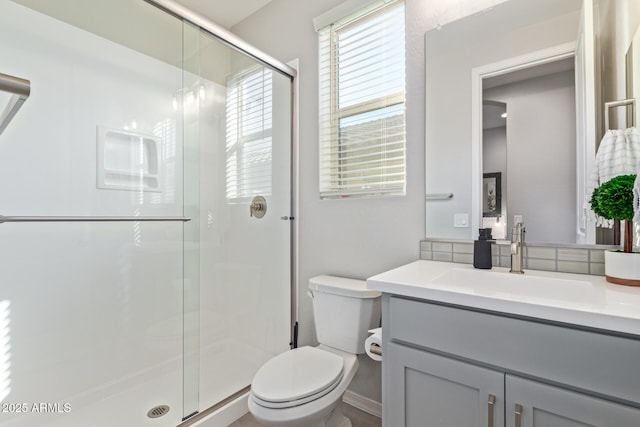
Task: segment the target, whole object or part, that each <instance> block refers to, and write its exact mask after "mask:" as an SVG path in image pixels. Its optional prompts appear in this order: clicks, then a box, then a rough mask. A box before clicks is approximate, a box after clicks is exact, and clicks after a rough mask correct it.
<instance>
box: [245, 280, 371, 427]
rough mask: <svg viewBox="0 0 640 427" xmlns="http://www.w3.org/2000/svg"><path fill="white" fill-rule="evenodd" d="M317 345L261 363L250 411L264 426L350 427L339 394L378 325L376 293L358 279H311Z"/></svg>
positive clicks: (344, 389) (250, 398)
mask: <svg viewBox="0 0 640 427" xmlns="http://www.w3.org/2000/svg"><path fill="white" fill-rule="evenodd" d="M309 290H310V295H311V297H312V298H313V309H314V319H315V324H316V333H317V336H318V341H319V342H320V345H319V346H318V347H300V348H296V349H293V350H289V351H286V352H284V353H281V354H279V355H277V356H275V357H274V358H272V359H270V360H269V361H268V362H267V363H265V364H264V365H263V366H262V367H261V368H260V369H259V370H258V372H257V373H256V375H255V376H254V379H253V382H252V384H251V393H250V395H249V411H251V413H252V414H253V416H254V418H255V419H256V420H257V421H258V422H260V423H262V424H264V425H266V426H282V427H303V426H304V427H349V426H351V421H349V419H348V418H346V417H345V416H344V415H343V413H342V396H343V394H344V392H345V391H346V389H347V387H348V386H349V384H350V383H351V380H352V379H353V377H354V376H355V374H356V371H357V370H358V357H357V354H362V353H364V341H365V339H366V338H367V331H368V329H370V328H372V327H375V326H378V325H379V323H380V310H381V307H380V293H379V292H377V291H371V290H368V289H366V286H365V282H364V281H361V280H353V279H345V278H340V277H333V276H318V277H314V278H312V279H311V280H310V281H309Z"/></svg>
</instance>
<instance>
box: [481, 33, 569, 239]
mask: <svg viewBox="0 0 640 427" xmlns="http://www.w3.org/2000/svg"><path fill="white" fill-rule="evenodd" d="M575 54H576V43H575V42H570V43H564V44H561V45H558V46H553V47H550V48H546V49H541V50H537V51H534V52H530V53H528V54H525V55H519V56H515V57H512V58H508V59H505V60H503V61H499V62H494V63H492V64H486V65H482V66H480V67H475V68H472V69H471V189H472V190H471V227H472V228H471V229H472V230H477V229H478V228H480V226H481V224H482V172H483V171H482V100H483V94H482V88H483V85H482V81H483V80H484V79H486V78H490V77H495V76H499V75H502V74H506V73H510V72H513V71H518V70H522V69H525V68H530V67H534V66H537V65H543V64H547V63H550V62H555V61H559V60H563V59H567V58H571V57H574V56H575ZM505 220H506V218H505Z"/></svg>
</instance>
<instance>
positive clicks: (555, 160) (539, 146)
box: [482, 57, 577, 243]
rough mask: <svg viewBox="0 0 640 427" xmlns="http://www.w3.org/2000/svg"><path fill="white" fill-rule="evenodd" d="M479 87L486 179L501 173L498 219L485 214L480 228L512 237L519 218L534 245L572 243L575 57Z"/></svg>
mask: <svg viewBox="0 0 640 427" xmlns="http://www.w3.org/2000/svg"><path fill="white" fill-rule="evenodd" d="M482 89H483V142H482V151H483V160H482V167H483V174H484V173H494V172H501V173H502V206H503V207H502V210H503V212H502V215H501V216H500V217H485V216H484V215H483V226H484V227H491V228H492V229H493V230H492V233H493V235H494V236H495V237H496V238H498V239H500V238H508V237H509V236H508V232H509V230H510V227H512V226H513V216H514V215H522V216H523V219H524V223H525V224H526V225H527V240H528V241H529V242H535V243H548V242H556V243H575V241H576V234H575V230H576V218H577V207H576V197H577V196H576V194H577V192H576V113H575V112H576V106H575V76H574V59H573V57H567V58H563V59H560V60H556V61H551V62H547V63H544V64H541V65H534V66H532V67H528V68H522V69H518V70H517V71H513V72H508V73H503V74H500V75H496V76H494V77H489V78H485V79H483V80H482ZM502 106H503V107H502ZM501 108H502V109H501ZM507 111H508V115H506V113H507ZM503 115H505V117H502V116H503ZM488 116H490V117H488ZM496 116H497V117H496ZM492 121H493V124H492ZM500 121H502V126H500V125H501V123H500ZM549 212H553V216H552V217H549V215H545V213H549Z"/></svg>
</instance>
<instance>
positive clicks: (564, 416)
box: [505, 375, 640, 427]
mask: <svg viewBox="0 0 640 427" xmlns="http://www.w3.org/2000/svg"><path fill="white" fill-rule="evenodd" d="M505 384H506V387H505V390H506V396H507V399H506V418H507V423H506V425H507V426H517V427H518V426H521V427H637V426H640V409H638V408H634V407H631V406H626V405H620V404H617V403H613V402H609V401H607V400H604V399H599V398H595V397H592V396H589V395H586V394H584V393H578V392H574V391H570V390H566V389H563V388H559V387H553V386H550V385H547V384H543V383H540V382H536V381H530V380H525V379H523V378H518V377H515V376H512V375H507V376H506V382H505Z"/></svg>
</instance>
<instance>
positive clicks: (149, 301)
mask: <svg viewBox="0 0 640 427" xmlns="http://www.w3.org/2000/svg"><path fill="white" fill-rule="evenodd" d="M24 3H27V4H28V6H34V7H36V6H37V7H41V8H42V9H50V10H40V11H36V10H34V9H32V8H30V7H25V6H24V5H21V4H18V3H17V2H11V1H2V2H0V58H2V62H1V65H0V72H2V73H6V74H10V75H14V76H19V77H22V78H25V79H28V80H30V81H31V96H30V97H29V99H27V100H26V101H25V103H24V105H23V106H22V108H21V109H20V111H19V112H18V114H17V115H16V116H15V117H14V119H13V120H12V121H11V123H10V124H9V125H8V127H7V128H6V129H5V131H4V132H3V133H2V135H0V201H1V202H0V215H5V216H82V217H93V216H124V217H135V216H153V217H157V216H163V217H176V218H180V217H182V216H183V215H184V214H185V212H184V209H183V196H184V195H183V142H182V139H183V137H182V135H183V131H182V117H181V112H180V111H178V110H176V109H174V108H173V97H174V96H175V94H177V93H179V90H180V88H181V87H182V86H183V82H182V79H183V72H182V68H181V65H182V42H181V41H182V26H183V24H182V22H181V21H180V20H179V19H176V18H175V17H173V16H171V15H168V14H166V13H164V12H162V11H160V10H158V9H157V8H154V7H153V6H151V5H149V4H147V3H144V2H140V1H135V2H131V1H110V2H104V1H102V0H96V1H94V0H91V1H86V0H83V1H75V2H69V1H66V0H60V1H58V0H56V1H55V2H43V1H36V2H29V1H25V2H24ZM29 3H33V4H29ZM63 17H64V19H63V20H59V19H62V18H63ZM79 25H83V26H84V27H83V28H84V29H83V28H79V27H78V26H79ZM89 27H91V28H92V29H91V31H87V30H86V29H88V28H89ZM93 29H95V31H94V30H93ZM136 43H137V44H138V45H135V44H136ZM157 46H161V49H157ZM183 237H184V232H183V223H182V222H181V221H160V222H146V221H127V222H72V223H66V222H65V223H52V222H42V223H10V222H5V223H2V224H0V397H1V400H2V408H3V409H5V408H6V410H3V411H1V412H0V426H2V427H5V426H7V427H8V426H11V427H14V426H17V427H22V426H24V427H33V426H39V427H42V426H46V427H52V426H61V427H62V426H64V427H76V426H77V427H85V426H95V427H112V426H145V425H161V426H175V425H177V424H178V423H180V421H181V420H182V417H183V411H182V408H183V402H182V395H183V366H182V361H183V282H184V281H183ZM157 405H167V406H168V407H169V408H170V409H169V412H168V413H167V414H166V415H164V416H163V417H161V418H158V419H156V420H152V419H150V418H148V416H147V412H148V411H149V410H150V409H151V408H153V407H155V406H157Z"/></svg>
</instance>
